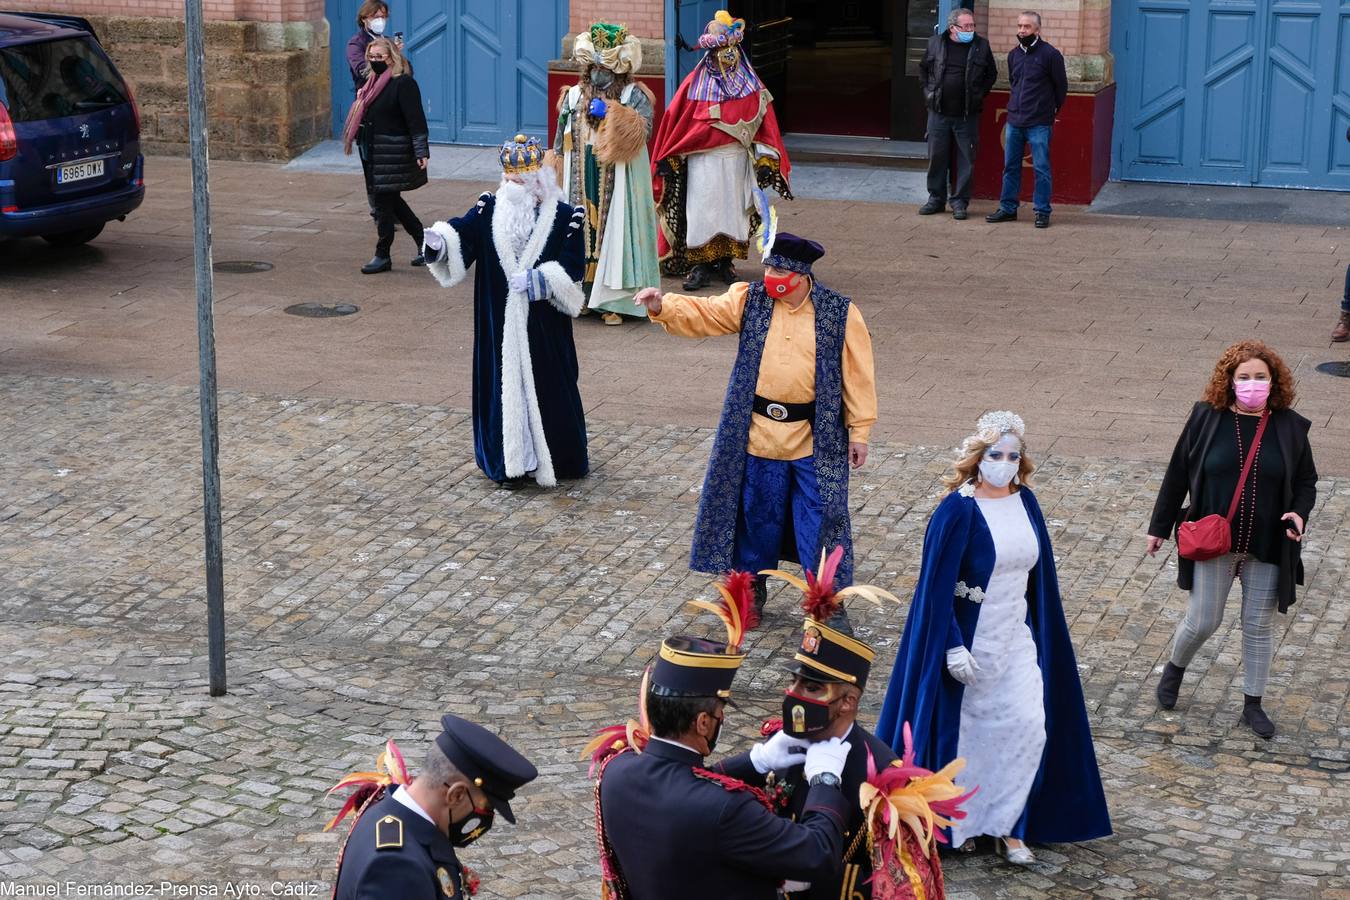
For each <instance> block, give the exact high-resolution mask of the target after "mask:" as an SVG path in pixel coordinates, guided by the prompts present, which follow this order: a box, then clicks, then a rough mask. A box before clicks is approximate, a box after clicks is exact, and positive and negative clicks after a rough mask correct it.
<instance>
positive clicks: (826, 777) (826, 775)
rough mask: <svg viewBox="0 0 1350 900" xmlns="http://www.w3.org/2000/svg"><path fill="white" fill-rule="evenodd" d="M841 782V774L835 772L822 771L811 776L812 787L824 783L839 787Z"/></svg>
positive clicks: (827, 785) (828, 785)
mask: <svg viewBox="0 0 1350 900" xmlns="http://www.w3.org/2000/svg"><path fill="white" fill-rule="evenodd" d="M840 783H841V782H840V781H839V776H838V775H836V774H834V773H833V772H821V773H820V774H819V775H812V776H811V786H812V787H815V786H816V785H818V784H823V785H825V786H826V787H836V788H837V787H839V785H840Z"/></svg>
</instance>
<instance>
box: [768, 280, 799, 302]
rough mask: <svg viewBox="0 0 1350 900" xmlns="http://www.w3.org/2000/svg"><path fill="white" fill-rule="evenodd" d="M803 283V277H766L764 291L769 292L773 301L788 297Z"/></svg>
mask: <svg viewBox="0 0 1350 900" xmlns="http://www.w3.org/2000/svg"><path fill="white" fill-rule="evenodd" d="M800 283H801V276H800V275H796V274H792V275H765V276H764V290H766V291H768V293H769V297H770V298H772V299H775V300H777V299H780V298H782V297H786V296H787V295H788V294H789V293H790V292H791V291H793V290H794V289H795V288H796V287H797V285H798V284H800Z"/></svg>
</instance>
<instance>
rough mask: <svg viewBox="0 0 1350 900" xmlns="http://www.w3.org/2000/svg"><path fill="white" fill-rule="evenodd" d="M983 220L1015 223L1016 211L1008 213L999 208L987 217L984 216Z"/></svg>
mask: <svg viewBox="0 0 1350 900" xmlns="http://www.w3.org/2000/svg"><path fill="white" fill-rule="evenodd" d="M984 220H985V221H986V222H994V223H997V222H1016V221H1017V210H1013V211H1012V212H1008V211H1007V210H1006V209H1004V208H1003V207H1001V206H1000V207H999V208H998V209H996V210H994V211H993V212H992V213H990V214H989V215H987V216H985V217H984Z"/></svg>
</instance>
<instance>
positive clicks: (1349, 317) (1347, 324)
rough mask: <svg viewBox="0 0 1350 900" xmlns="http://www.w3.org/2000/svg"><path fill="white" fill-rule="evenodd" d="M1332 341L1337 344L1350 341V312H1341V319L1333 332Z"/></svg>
mask: <svg viewBox="0 0 1350 900" xmlns="http://www.w3.org/2000/svg"><path fill="white" fill-rule="evenodd" d="M1331 339H1332V340H1333V341H1335V342H1336V343H1338V344H1339V343H1341V342H1342V341H1350V312H1347V311H1346V310H1341V317H1340V319H1339V320H1338V321H1337V322H1336V327H1335V329H1333V330H1332V332H1331Z"/></svg>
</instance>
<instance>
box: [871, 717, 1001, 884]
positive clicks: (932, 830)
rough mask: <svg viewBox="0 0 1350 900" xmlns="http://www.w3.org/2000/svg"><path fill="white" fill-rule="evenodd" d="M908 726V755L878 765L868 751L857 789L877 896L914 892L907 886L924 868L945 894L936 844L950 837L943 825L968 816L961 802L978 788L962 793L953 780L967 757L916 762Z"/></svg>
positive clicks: (906, 752)
mask: <svg viewBox="0 0 1350 900" xmlns="http://www.w3.org/2000/svg"><path fill="white" fill-rule="evenodd" d="M903 732H904V740H905V752H904V756H903V757H901V758H900V759H898V760H896V761H895V762H893V763H891V764H890V765H889V766H886V767H885V768H883V769H881V770H880V771H877V768H876V763H875V761H874V760H873V759H872V757H871V754H870V753H869V754H868V757H867V780H866V781H865V782H863V784H862V786H861V787H860V788H859V789H858V799H859V802H860V803H861V804H862V808H863V813H864V815H865V817H866V821H867V846H868V849H869V850H870V851H871V855H872V861H873V875H872V896H873V897H877V898H892V897H907V896H910V894H909V893H908V892H907V890H906V889H907V888H910V886H911V884H912V881H913V879H914V878H915V877H916V876H917V877H920V878H922V876H923V874H925V872H926V873H927V874H928V875H929V879H928V880H929V881H931V882H936V885H938V886H939V893H938V896H941V893H940V886H941V884H942V868H941V864H940V862H939V861H938V857H937V853H936V850H937V844H938V843H946V842H947V838H946V836H945V835H943V833H942V831H941V830H940V829H943V828H949V827H951V825H952V824H953V822H955V821H956V820H958V819H964V818H965V817H966V814H965V812H964V811H963V810H962V809H961V804H963V803H965V802H966V801H967V800H969V799H970V797H971V795H972V794H974V793H975V790H974V789H972V790H970V791H967V792H964V793H963V792H962V789H961V788H959V787H957V786H956V784H955V782H953V781H952V779H953V777H955V775H956V774H957V773H958V772H960V771H961V770H962V769H963V768H965V765H966V761H965V760H964V759H956V760H953V761H952V762H950V763H948V764H947V765H945V766H943V767H942V769H941V770H940V771H938V772H930V771H928V770H927V769H925V768H922V767H920V766H916V765H915V764H914V741H913V737H912V735H911V733H910V729H909V723H908V722H906V723H905V724H904V728H903ZM902 826H903V828H902ZM916 850H917V851H918V852H917V853H916V852H915V851H916Z"/></svg>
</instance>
